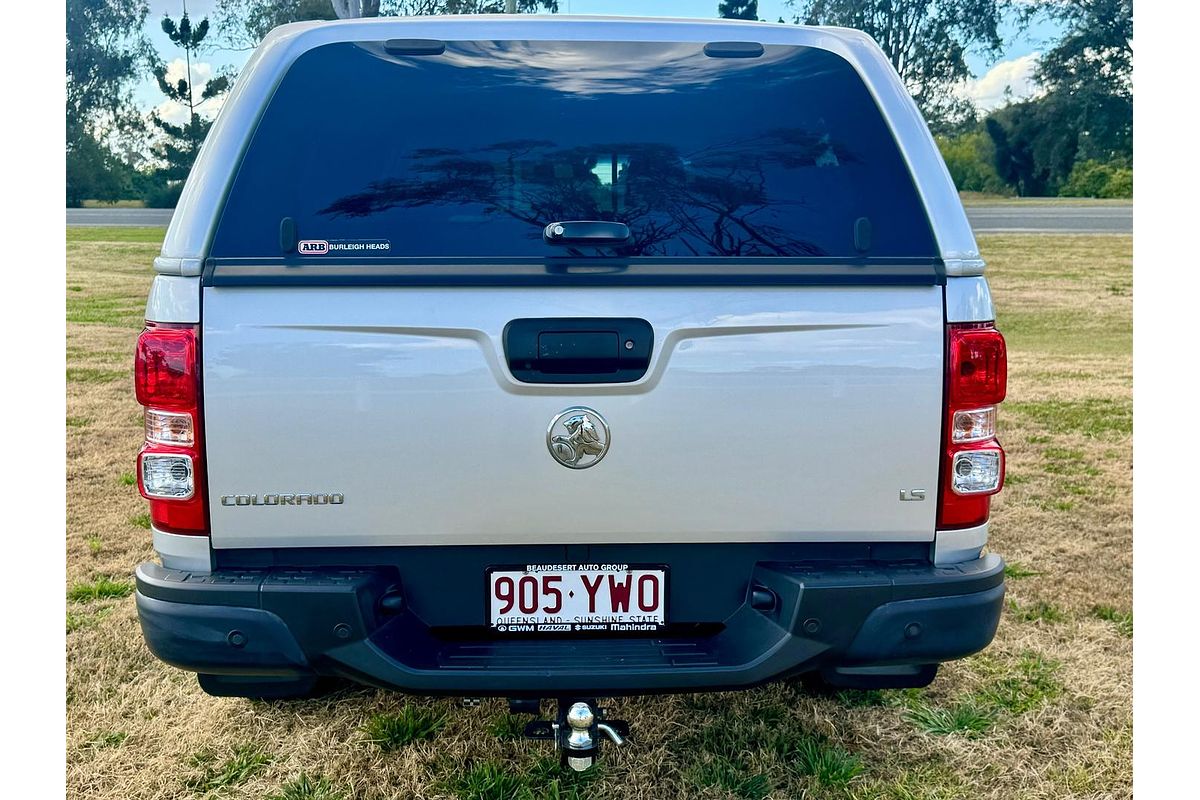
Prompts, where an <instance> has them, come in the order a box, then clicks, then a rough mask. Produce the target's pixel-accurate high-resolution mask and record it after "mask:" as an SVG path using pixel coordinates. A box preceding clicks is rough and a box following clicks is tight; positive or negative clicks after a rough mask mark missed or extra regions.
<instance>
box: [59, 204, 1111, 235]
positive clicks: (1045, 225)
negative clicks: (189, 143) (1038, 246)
mask: <svg viewBox="0 0 1200 800" xmlns="http://www.w3.org/2000/svg"><path fill="white" fill-rule="evenodd" d="M967 218H968V219H970V220H971V227H973V228H974V229H975V232H976V233H1133V206H1132V205H1129V204H1122V205H1065V204H1063V205H1060V204H1058V203H1049V204H1046V203H1030V204H1029V205H1022V204H1020V203H1005V204H999V205H991V206H967ZM170 221H171V209H168V208H68V209H67V224H68V225H102V226H110V225H117V226H132V225H162V226H165V225H166V224H167V223H168V222H170Z"/></svg>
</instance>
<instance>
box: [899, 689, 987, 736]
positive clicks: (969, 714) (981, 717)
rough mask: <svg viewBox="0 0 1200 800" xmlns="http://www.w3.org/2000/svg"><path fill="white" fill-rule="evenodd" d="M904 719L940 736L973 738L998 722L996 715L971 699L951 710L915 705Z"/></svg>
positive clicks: (911, 706)
mask: <svg viewBox="0 0 1200 800" xmlns="http://www.w3.org/2000/svg"><path fill="white" fill-rule="evenodd" d="M904 718H905V719H907V720H908V721H909V722H911V723H912V724H913V725H916V726H917V727H918V728H920V729H921V730H923V731H924V732H925V733H932V734H936V735H939V736H948V735H950V734H955V733H961V734H963V735H964V736H968V737H973V736H978V735H979V734H981V733H983V732H985V731H987V730H988V729H989V728H991V727H992V725H993V724H994V723H995V721H996V713H995V711H993V710H992V709H991V708H989V707H987V706H986V705H984V704H982V703H979V702H977V701H975V700H973V699H971V698H968V699H966V700H963V701H962V702H960V703H957V704H956V705H953V706H951V707H949V708H943V707H941V706H933V705H927V704H926V703H924V702H919V703H913V704H912V705H910V707H909V709H908V710H907V711H905V712H904Z"/></svg>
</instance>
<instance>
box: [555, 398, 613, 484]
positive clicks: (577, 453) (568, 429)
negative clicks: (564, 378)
mask: <svg viewBox="0 0 1200 800" xmlns="http://www.w3.org/2000/svg"><path fill="white" fill-rule="evenodd" d="M610 441H611V435H610V434H609V432H608V423H607V422H605V420H604V417H602V416H600V414H599V413H598V412H596V411H595V410H593V409H590V408H586V407H584V406H572V407H571V408H568V409H566V410H565V411H560V412H559V413H558V414H557V415H555V417H554V419H552V420H550V427H549V428H548V429H547V430H546V447H547V448H549V450H550V455H552V456H554V460H555V461H557V462H558V463H560V464H562V465H563V466H564V467H570V468H571V469H587V468H588V467H594V466H596V465H597V464H599V463H600V459H602V458H604V455H605V453H607V452H608V445H609V442H610Z"/></svg>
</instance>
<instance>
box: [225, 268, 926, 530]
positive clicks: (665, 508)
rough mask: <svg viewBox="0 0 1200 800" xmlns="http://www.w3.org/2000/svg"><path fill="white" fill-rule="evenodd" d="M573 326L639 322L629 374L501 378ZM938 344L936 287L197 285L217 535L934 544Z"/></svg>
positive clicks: (509, 375)
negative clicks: (638, 349)
mask: <svg viewBox="0 0 1200 800" xmlns="http://www.w3.org/2000/svg"><path fill="white" fill-rule="evenodd" d="M571 316H579V317H614V318H615V317H620V318H638V319H642V320H645V321H646V322H648V323H649V324H650V326H651V327H652V329H653V337H654V344H653V352H652V356H651V361H650V365H649V368H648V370H647V372H646V374H645V376H644V377H642V378H640V379H638V380H636V381H635V382H632V383H624V384H616V383H594V384H583V385H563V384H533V383H523V382H520V381H518V380H516V379H515V378H514V377H513V375H512V372H511V371H510V370H509V368H508V365H507V364H506V361H505V353H504V342H503V331H504V328H505V326H506V325H507V324H508V323H509V322H510V321H512V320H515V319H524V318H542V317H571ZM943 346H944V343H943V320H942V296H941V288H940V287H939V286H857V287H856V286H829V287H820V286H806V287H761V288H748V287H734V288H729V287H724V288H717V287H712V288H704V287H686V288H685V287H657V288H639V289H632V288H627V287H626V288H621V287H603V288H556V287H542V288H496V287H491V288H488V287H476V288H471V287H455V288H434V287H427V288H422V287H378V286H376V287H369V288H367V287H364V288H352V287H319V286H305V287H297V286H276V287H211V286H210V287H208V288H206V289H205V290H204V296H203V328H202V359H203V384H202V385H203V402H204V427H205V431H204V433H205V440H206V443H207V444H206V446H207V464H208V481H209V483H208V485H209V503H210V509H211V524H212V543H213V546H214V547H217V548H228V547H239V548H246V547H313V546H319V547H333V546H380V545H430V544H442V545H461V544H518V543H557V544H567V543H606V542H609V543H620V542H750V541H829V542H835V541H872V540H874V541H889V540H892V541H894V540H921V541H925V540H932V538H933V534H934V526H935V519H934V517H935V510H936V503H935V502H933V500H932V498H933V497H934V496H935V494H936V491H935V490H936V487H937V479H938V466H939V441H940V437H941V425H942V420H941V407H942V380H943V375H942V362H943ZM574 406H583V407H586V408H590V409H593V410H594V411H595V412H598V415H599V416H602V417H603V419H604V420H605V421H606V422H607V425H608V428H609V431H608V436H607V437H606V438H607V441H605V442H603V444H604V445H607V448H608V449H607V451H606V452H605V453H604V456H603V461H602V463H595V464H594V466H591V467H589V468H587V469H569V468H566V467H564V465H563V464H562V463H560V462H559V461H558V460H556V458H555V457H554V456H553V455H552V453H551V447H550V446H549V443H548V436H547V429H548V426H550V424H551V421H552V420H554V419H555V417H556V416H557V415H559V414H560V412H562V411H564V410H565V409H568V408H571V407H574ZM916 489H923V490H925V491H926V492H928V496H929V498H930V500H928V501H926V502H902V501H901V500H900V496H901V492H902V491H905V490H916Z"/></svg>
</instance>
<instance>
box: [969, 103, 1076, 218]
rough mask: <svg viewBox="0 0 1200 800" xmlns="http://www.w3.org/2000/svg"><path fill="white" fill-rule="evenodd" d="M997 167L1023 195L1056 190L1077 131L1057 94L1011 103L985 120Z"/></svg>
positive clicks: (1071, 155) (1068, 164) (1073, 154)
mask: <svg viewBox="0 0 1200 800" xmlns="http://www.w3.org/2000/svg"><path fill="white" fill-rule="evenodd" d="M984 127H985V129H986V130H987V133H988V136H989V137H991V140H992V143H993V146H994V148H995V159H996V161H995V166H996V172H997V173H999V175H1000V177H1001V178H1002V179H1004V181H1005V182H1006V183H1008V184H1009V185H1011V186H1013V187H1015V188H1016V190H1017V194H1019V195H1021V196H1022V197H1030V196H1032V197H1040V196H1045V195H1048V194H1050V195H1053V194H1058V190H1059V188H1060V186H1061V185H1062V183H1063V182H1064V181H1066V179H1067V176H1069V175H1070V173H1071V168H1072V167H1073V166H1074V164H1075V158H1076V155H1077V154H1078V151H1079V135H1078V131H1077V130H1076V129H1075V127H1074V126H1073V125H1071V124H1070V116H1069V114H1068V113H1067V110H1066V107H1065V106H1064V105H1063V103H1062V102H1061V98H1059V97H1057V96H1053V95H1052V96H1047V97H1041V98H1038V99H1036V100H1026V101H1024V102H1020V103H1011V104H1009V105H1007V106H1005V107H1004V108H1001V109H998V110H996V111H994V112H992V114H991V115H990V116H988V118H987V119H986V120H985V121H984Z"/></svg>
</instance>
